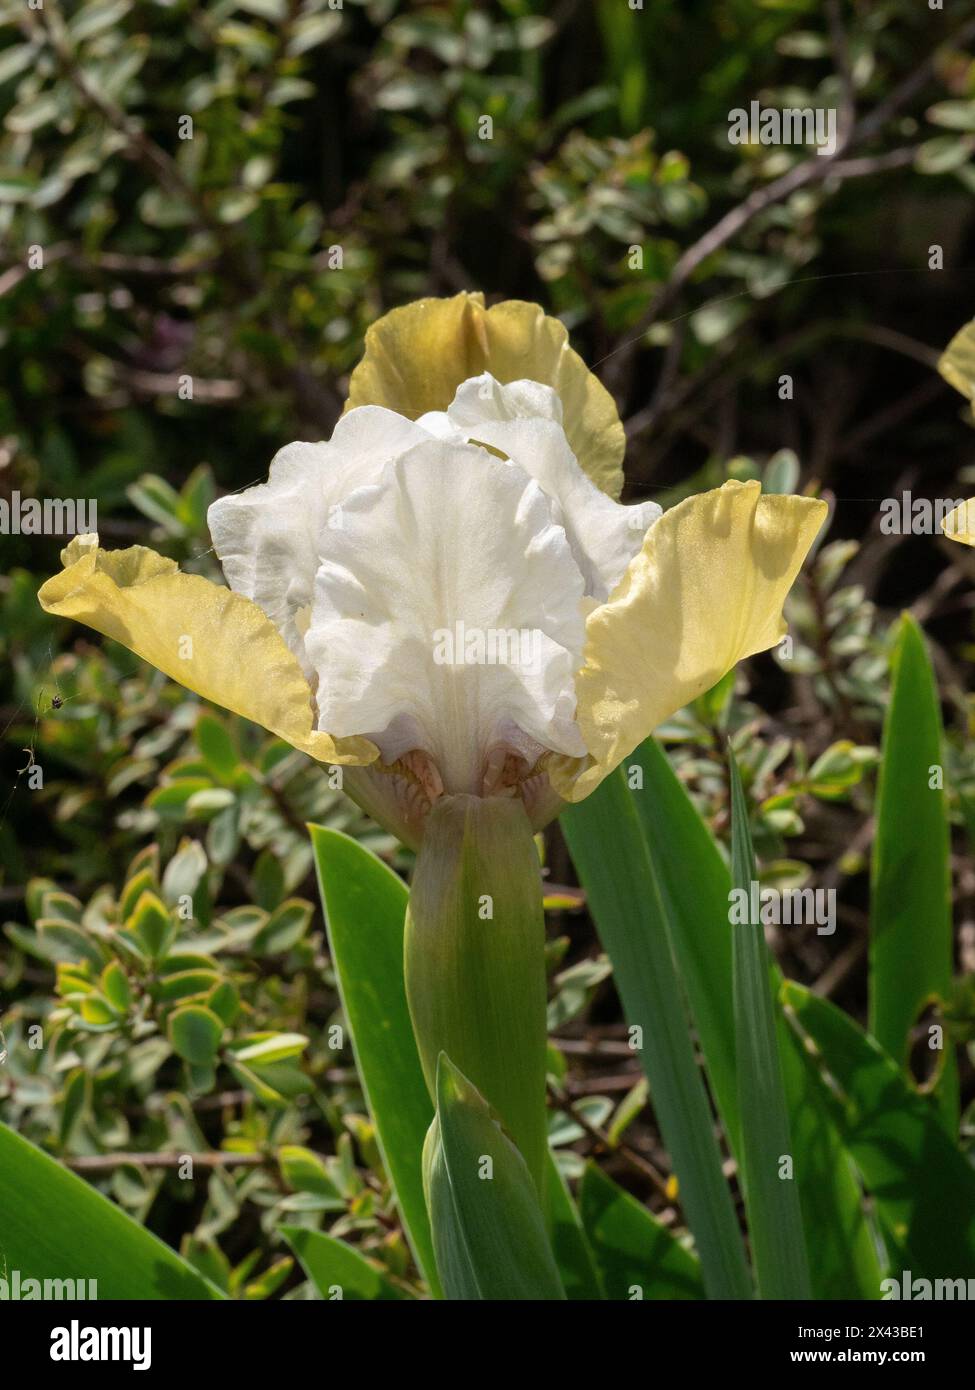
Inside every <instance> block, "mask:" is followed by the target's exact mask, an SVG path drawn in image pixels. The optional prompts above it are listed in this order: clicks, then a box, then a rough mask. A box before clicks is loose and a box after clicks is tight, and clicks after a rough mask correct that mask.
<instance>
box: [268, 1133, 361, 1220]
mask: <svg viewBox="0 0 975 1390" xmlns="http://www.w3.org/2000/svg"><path fill="white" fill-rule="evenodd" d="M278 1166H279V1168H280V1169H281V1176H282V1178H284V1181H285V1182H286V1183H287V1184H288V1186H289V1187H293V1188H294V1190H295V1191H296V1192H313V1193H315V1195H316V1196H318V1197H327V1198H330V1199H331V1200H332V1203H333V1205H334V1210H336V1211H344V1210H345V1200H344V1198H343V1197H342V1194H341V1193H340V1192H339V1190H338V1188H337V1187H336V1186H335V1183H334V1182H333V1181H332V1179H331V1178H330V1177H329V1175H328V1169H327V1168H326V1167H325V1164H324V1163H323V1162H322V1160H321V1159H320V1158H319V1156H318V1154H316V1153H312V1151H311V1149H305V1148H302V1147H301V1145H300V1144H285V1145H284V1147H283V1148H280V1149H278Z"/></svg>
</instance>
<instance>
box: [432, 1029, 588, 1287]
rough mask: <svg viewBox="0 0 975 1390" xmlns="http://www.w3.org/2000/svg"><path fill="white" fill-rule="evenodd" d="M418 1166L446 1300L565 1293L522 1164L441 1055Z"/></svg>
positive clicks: (469, 1088) (476, 1096)
mask: <svg viewBox="0 0 975 1390" xmlns="http://www.w3.org/2000/svg"><path fill="white" fill-rule="evenodd" d="M424 1168H425V1175H426V1180H427V1194H428V1201H429V1205H430V1212H431V1220H432V1223H433V1233H434V1242H435V1245H436V1250H437V1261H438V1268H439V1270H440V1275H441V1278H442V1280H443V1284H444V1292H445V1293H446V1295H447V1297H448V1298H461V1299H473V1298H477V1299H510V1300H519V1301H524V1300H543V1301H555V1300H561V1299H564V1298H565V1292H564V1290H563V1288H562V1283H561V1281H560V1279H559V1272H558V1269H557V1267H556V1264H555V1258H554V1256H553V1254H552V1249H551V1246H550V1245H549V1241H548V1236H547V1234H546V1231H545V1218H544V1216H543V1214H542V1209H541V1206H540V1205H539V1201H538V1196H537V1192H536V1189H535V1184H534V1181H533V1179H532V1176H531V1174H530V1173H529V1171H528V1167H527V1164H526V1163H525V1160H524V1159H523V1158H522V1156H521V1154H520V1153H519V1152H518V1150H517V1149H516V1148H515V1146H514V1144H513V1143H512V1142H511V1140H510V1139H509V1138H508V1137H507V1135H505V1134H504V1133H503V1132H502V1130H501V1126H500V1125H499V1124H498V1122H497V1120H496V1119H495V1118H494V1116H493V1114H492V1113H491V1111H490V1110H489V1108H488V1106H487V1104H486V1102H485V1101H484V1098H483V1097H482V1096H481V1095H480V1094H479V1093H478V1092H477V1091H476V1090H475V1088H474V1087H473V1086H472V1085H471V1083H470V1082H469V1081H468V1080H467V1078H466V1077H465V1076H464V1075H463V1074H462V1073H461V1072H460V1071H458V1070H457V1068H456V1067H455V1066H454V1065H453V1064H452V1063H451V1061H450V1059H449V1058H448V1057H447V1056H446V1054H445V1053H441V1056H440V1063H439V1066H438V1067H437V1118H436V1120H435V1121H434V1124H433V1126H432V1127H431V1132H430V1137H429V1139H428V1143H427V1149H426V1151H425V1154H424Z"/></svg>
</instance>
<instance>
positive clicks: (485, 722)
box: [305, 412, 585, 794]
mask: <svg viewBox="0 0 975 1390" xmlns="http://www.w3.org/2000/svg"><path fill="white" fill-rule="evenodd" d="M355 413H358V412H352V413H350V416H348V417H346V418H351V416H352V414H355ZM342 520H343V524H342V528H341V529H340V530H337V531H335V532H333V533H331V534H330V536H329V547H328V552H327V554H324V555H323V556H322V560H321V563H320V565H319V568H318V573H317V577H316V582H315V596H314V600H313V603H312V609H311V620H310V625H309V627H308V631H307V633H306V635H305V649H306V654H307V658H308V660H309V661H310V662H311V664H312V665H313V666H314V668H315V669H316V671H317V673H318V677H319V682H318V690H319V696H318V703H319V726H320V727H321V728H322V729H328V730H329V732H330V733H333V734H335V735H341V734H342V733H343V732H344V731H346V730H352V729H355V730H356V731H357V732H364V731H366V730H369V731H371V733H372V735H373V736H374V738H375V741H376V743H377V744H378V746H379V748H380V750H381V752H382V755H383V759H384V761H386V762H393V761H395V760H396V759H397V758H399V757H401V756H402V755H403V754H404V753H407V752H411V751H413V750H416V749H421V750H423V751H425V752H426V753H428V754H429V755H430V756H431V758H432V759H433V761H434V763H435V764H436V766H437V768H438V770H439V773H440V776H441V777H442V780H443V784H444V787H445V788H446V789H447V790H448V791H454V792H461V791H468V792H473V793H475V794H477V793H480V792H481V791H482V789H483V786H484V779H485V775H486V772H487V770H488V765H489V764H491V765H494V764H496V762H497V758H498V754H499V750H500V751H501V753H502V754H503V753H504V752H506V751H510V752H512V753H515V754H520V755H521V756H523V757H525V758H526V759H528V760H529V761H533V759H534V757H535V755H536V754H537V752H539V751H541V750H542V749H552V750H555V751H558V752H563V753H566V754H568V755H570V756H581V755H582V754H583V753H584V752H585V745H584V744H583V742H582V739H581V736H580V734H579V731H578V729H577V727H576V725H575V723H574V713H575V691H574V680H573V678H574V674H575V671H576V670H577V669H578V667H579V664H580V660H581V654H582V643H583V637H584V626H583V617H582V608H583V605H582V599H583V582H582V576H581V574H580V572H579V568H578V566H577V564H576V563H575V560H574V559H573V555H572V551H571V549H570V547H569V544H568V542H567V540H566V536H565V533H564V531H563V530H562V528H561V527H560V526H558V525H556V524H554V523H553V520H552V513H551V506H550V504H549V502H548V500H547V498H546V497H545V495H544V493H543V492H542V490H541V488H540V487H539V486H538V484H537V483H535V482H534V481H533V480H532V479H531V478H530V477H529V476H528V475H527V473H526V472H525V471H524V470H523V469H522V468H520V467H518V466H517V465H516V464H513V463H509V462H506V461H504V460H501V459H498V458H496V457H495V456H494V455H492V454H490V453H488V452H487V451H486V450H484V449H479V448H475V447H472V446H469V445H464V444H457V443H455V442H450V441H445V440H439V439H434V438H431V437H430V436H429V435H428V436H427V437H426V439H425V442H423V443H420V444H417V445H415V446H414V447H413V448H411V449H409V450H408V451H407V452H406V453H405V454H403V456H402V457H400V458H399V459H397V460H395V461H394V462H392V463H390V464H389V465H388V466H387V467H386V468H385V470H384V471H383V474H382V477H381V479H380V481H379V482H378V483H376V484H373V485H371V486H366V487H362V488H359V489H358V490H357V491H355V492H353V493H352V494H351V495H349V496H348V497H346V499H345V501H344V503H343V508H342Z"/></svg>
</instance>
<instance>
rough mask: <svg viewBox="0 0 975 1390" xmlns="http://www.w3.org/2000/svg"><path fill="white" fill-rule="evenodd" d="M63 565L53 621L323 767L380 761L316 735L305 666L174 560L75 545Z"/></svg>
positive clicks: (49, 596)
mask: <svg viewBox="0 0 975 1390" xmlns="http://www.w3.org/2000/svg"><path fill="white" fill-rule="evenodd" d="M61 559H62V561H63V562H64V565H65V568H64V569H63V570H62V571H61V573H60V574H58V575H55V576H54V577H53V578H52V579H49V580H48V581H47V583H46V584H44V585H43V586H42V588H41V590H40V592H39V594H38V596H37V597H38V599H39V600H40V603H41V607H42V608H44V609H46V610H47V612H48V613H56V614H57V615H58V616H59V617H61V618H73V619H75V620H76V621H78V622H83V623H87V624H88V626H89V627H93V628H94V629H95V630H96V631H97V632H102V633H104V634H105V636H106V637H112V638H114V640H115V641H116V642H121V643H122V644H123V646H126V647H128V648H129V650H130V651H133V652H135V653H136V655H137V656H141V657H142V658H143V659H144V660H145V661H148V662H150V663H151V664H152V665H153V666H156V667H158V669H159V670H160V671H163V672H165V674H166V675H167V676H169V677H171V679H173V680H175V681H178V682H179V684H180V685H185V686H186V688H187V689H188V690H193V691H195V692H196V694H197V695H202V696H203V698H204V699H206V700H212V701H213V702H214V704H218V705H223V706H224V708H225V709H229V710H233V712H234V713H235V714H241V715H243V716H244V718H245V719H252V720H253V721H254V722H255V723H256V724H262V725H263V726H264V728H265V729H270V730H271V732H272V733H274V734H277V735H278V736H279V737H280V738H283V739H286V740H287V742H288V743H290V744H293V745H294V747H295V748H300V749H301V750H302V752H304V753H309V754H310V755H311V756H312V757H313V758H317V759H318V760H319V762H329V763H369V762H372V761H373V760H374V759H375V758H376V757H377V756H378V749H377V748H376V747H375V745H374V744H372V743H370V742H369V740H368V739H364V738H346V739H332V738H331V737H330V736H329V735H328V734H325V733H318V732H317V731H316V730H315V729H314V728H313V727H312V723H313V719H312V693H311V689H310V687H309V685H308V682H307V680H306V679H305V676H304V674H303V672H302V670H301V667H300V665H299V664H298V661H297V659H296V657H295V656H294V655H293V654H292V653H291V651H290V650H289V648H288V646H287V645H286V643H285V641H284V639H283V638H282V637H281V635H280V634H279V633H278V631H277V629H276V628H275V627H274V625H273V624H272V623H271V621H270V620H269V619H268V618H267V617H266V616H265V614H264V612H263V611H262V610H261V609H260V608H259V607H258V606H257V604H256V603H252V602H251V600H250V599H247V598H244V597H243V596H242V595H240V594H235V593H234V592H233V591H232V590H230V589H224V588H222V587H220V586H219V585H217V584H211V583H210V581H209V580H208V579H204V578H203V577H202V576H201V575H197V574H182V573H181V572H180V570H179V567H178V566H177V564H176V562H175V561H174V560H167V559H166V558H165V557H164V556H162V555H157V554H156V552H155V551H154V550H149V549H147V548H146V547H145V546H141V545H134V546H131V547H130V548H129V549H127V550H102V549H101V548H100V547H99V546H98V545H97V544H92V543H90V542H89V543H86V542H85V541H84V540H83V539H81V538H77V539H75V540H73V541H72V542H71V544H70V545H68V546H67V547H66V548H65V549H64V550H63V551H62V554H61Z"/></svg>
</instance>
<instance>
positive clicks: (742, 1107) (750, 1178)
mask: <svg viewBox="0 0 975 1390" xmlns="http://www.w3.org/2000/svg"><path fill="white" fill-rule="evenodd" d="M728 764H729V771H730V774H731V876H732V879H733V882H734V888H735V891H736V892H737V893H738V894H739V895H744V897H743V904H742V905H743V906H744V904H749V910H748V911H747V912H746V913H744V914H743V915H744V916H745V920H744V921H738V920H736V921H735V923H734V925H733V926H732V928H731V931H732V937H733V943H734V945H733V952H732V966H733V977H734V1001H735V1048H736V1056H737V1058H738V1097H739V1112H740V1115H741V1141H742V1147H741V1164H740V1168H741V1176H742V1189H743V1191H744V1195H745V1207H746V1211H747V1214H748V1230H749V1234H750V1236H751V1245H752V1263H753V1264H754V1267H755V1276H756V1279H757V1280H758V1290H759V1293H760V1295H761V1296H762V1297H763V1298H793V1299H808V1298H809V1297H810V1296H811V1295H810V1291H809V1267H808V1261H807V1257H806V1242H805V1236H804V1234H803V1229H802V1212H801V1209H800V1206H799V1194H798V1190H797V1188H796V1183H795V1176H794V1170H795V1164H796V1162H797V1155H796V1154H795V1153H794V1152H793V1148H792V1139H791V1136H790V1133H789V1116H788V1110H787V1107H786V1100H785V1089H784V1086H783V1083H782V1068H781V1066H780V1064H779V1048H778V1039H777V1037H776V1030H775V1018H774V1013H773V1007H772V992H771V988H770V969H771V961H770V959H769V953H768V947H767V946H766V944H765V932H764V929H763V927H762V923H761V920H760V915H759V914H758V913H757V912H755V913H753V912H752V911H751V908H750V904H751V902H752V896H753V895H752V885H753V884H754V883H756V878H755V855H754V852H753V850H752V841H751V835H750V833H749V830H748V807H747V805H746V803H745V794H744V791H743V790H742V785H741V777H740V776H739V773H738V764H737V763H736V762H735V758H734V754H733V753H732V752H731V751H730V750H729V752H728ZM783 1164H787V1165H788V1169H787V1171H786V1172H785V1173H783V1171H782V1165H783Z"/></svg>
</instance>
